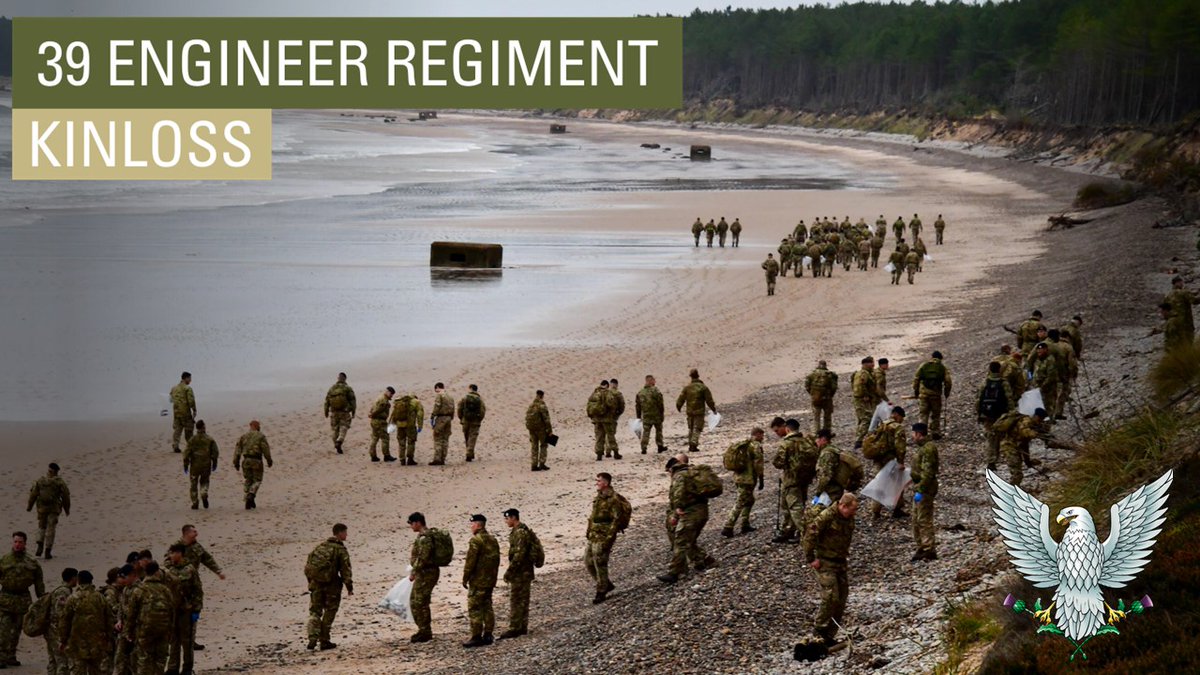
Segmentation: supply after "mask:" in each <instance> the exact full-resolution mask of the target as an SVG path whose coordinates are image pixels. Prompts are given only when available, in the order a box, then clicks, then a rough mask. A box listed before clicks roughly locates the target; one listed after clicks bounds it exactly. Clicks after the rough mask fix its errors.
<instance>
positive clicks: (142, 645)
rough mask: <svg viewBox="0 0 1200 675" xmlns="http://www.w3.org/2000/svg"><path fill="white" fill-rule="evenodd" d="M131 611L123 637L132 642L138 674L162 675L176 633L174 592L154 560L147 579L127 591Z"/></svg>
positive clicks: (135, 667) (127, 616)
mask: <svg viewBox="0 0 1200 675" xmlns="http://www.w3.org/2000/svg"><path fill="white" fill-rule="evenodd" d="M128 594H129V611H128V613H127V614H126V616H125V621H124V624H123V625H122V627H121V635H122V637H124V638H125V639H126V640H128V641H130V642H132V643H133V660H134V665H133V672H134V674H135V675H161V673H162V672H163V667H164V666H165V665H166V661H167V657H168V656H169V655H170V643H171V638H172V635H173V634H174V630H175V591H174V590H172V588H171V586H170V585H169V583H168V581H167V577H166V575H165V574H164V573H163V571H162V570H160V569H159V567H158V563H156V562H154V561H153V560H152V561H150V563H149V564H148V565H146V578H145V579H143V580H142V581H141V583H139V584H137V585H136V586H134V587H133V588H132V589H130V590H129V591H128Z"/></svg>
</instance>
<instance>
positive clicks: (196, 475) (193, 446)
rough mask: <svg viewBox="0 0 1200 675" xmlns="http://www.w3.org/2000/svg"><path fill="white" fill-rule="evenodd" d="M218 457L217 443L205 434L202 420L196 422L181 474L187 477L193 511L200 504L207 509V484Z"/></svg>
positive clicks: (184, 454)
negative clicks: (194, 432)
mask: <svg viewBox="0 0 1200 675" xmlns="http://www.w3.org/2000/svg"><path fill="white" fill-rule="evenodd" d="M219 456H220V450H219V449H218V448H217V442H216V441H214V440H213V439H212V437H211V436H209V435H208V434H207V433H206V431H205V427H204V420H198V421H197V422H196V435H195V436H192V440H190V441H188V443H187V449H186V450H184V451H183V472H184V473H185V474H187V476H188V495H189V496H190V497H191V498H192V510H193V511H195V510H196V509H198V508H200V502H204V508H206V509H207V508H208V482H209V479H210V478H211V477H212V472H214V471H216V470H217V458H218V457H219Z"/></svg>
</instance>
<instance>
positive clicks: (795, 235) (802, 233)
mask: <svg viewBox="0 0 1200 675" xmlns="http://www.w3.org/2000/svg"><path fill="white" fill-rule="evenodd" d="M807 238H808V227H806V226H805V225H804V219H803V218H802V219H800V222H798V223H796V227H794V228H793V229H792V240H793V241H795V242H796V243H802V242H803V241H804V240H805V239H807Z"/></svg>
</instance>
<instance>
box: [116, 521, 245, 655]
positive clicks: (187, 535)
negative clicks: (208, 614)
mask: <svg viewBox="0 0 1200 675" xmlns="http://www.w3.org/2000/svg"><path fill="white" fill-rule="evenodd" d="M182 535H183V536H181V537H180V539H179V541H178V542H176V543H179V544H183V545H184V547H185V551H184V554H183V557H184V559H185V560H187V561H188V564H190V565H191V566H192V568H193V569H195V570H196V589H195V594H194V595H193V596H192V613H193V614H196V615H199V614H200V612H201V611H202V610H203V609H204V582H203V580H202V579H201V578H200V566H201V565H204V566H205V567H207V568H208V569H209V571H211V572H212V573H213V574H215V575H217V578H218V579H220V580H221V581H224V580H225V573H224V572H222V571H221V566H220V565H218V564H217V560H216V558H214V557H213V556H212V554H211V553H209V552H208V551H207V550H205V548H204V546H203V545H202V544H201V543H200V542H199V541H198V539H199V536H200V533H199V532H198V531H197V530H196V528H195V527H194V526H192V525H184V526H183V528H182ZM126 595H128V593H126ZM196 621H199V618H197V619H196ZM193 637H194V633H193ZM193 648H194V649H197V650H201V649H204V646H203V645H200V644H194V645H193Z"/></svg>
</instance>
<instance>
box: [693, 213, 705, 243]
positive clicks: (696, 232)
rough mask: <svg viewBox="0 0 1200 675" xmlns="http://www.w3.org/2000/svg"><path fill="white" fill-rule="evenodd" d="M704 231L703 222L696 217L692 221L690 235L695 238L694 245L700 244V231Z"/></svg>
mask: <svg viewBox="0 0 1200 675" xmlns="http://www.w3.org/2000/svg"><path fill="white" fill-rule="evenodd" d="M703 231H704V223H702V222H700V219H699V218H697V219H696V222H694V223H692V236H693V237H695V239H696V246H700V233H701V232H703Z"/></svg>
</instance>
